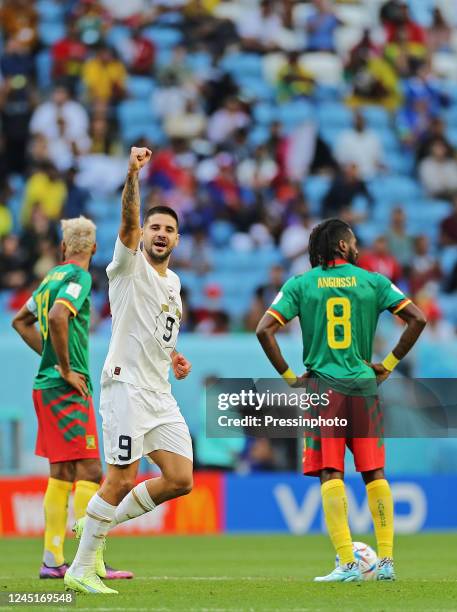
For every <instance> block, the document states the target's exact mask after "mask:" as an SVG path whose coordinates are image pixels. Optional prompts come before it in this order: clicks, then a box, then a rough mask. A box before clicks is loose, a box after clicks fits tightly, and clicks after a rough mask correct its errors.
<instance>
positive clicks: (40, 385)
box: [27, 261, 92, 391]
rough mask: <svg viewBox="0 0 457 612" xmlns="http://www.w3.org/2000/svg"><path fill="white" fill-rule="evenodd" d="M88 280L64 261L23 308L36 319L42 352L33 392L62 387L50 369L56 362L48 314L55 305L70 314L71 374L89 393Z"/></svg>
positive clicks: (90, 389)
mask: <svg viewBox="0 0 457 612" xmlns="http://www.w3.org/2000/svg"><path fill="white" fill-rule="evenodd" d="M91 285H92V278H91V275H90V274H89V272H87V270H84V269H83V268H81V266H79V265H78V264H76V263H74V262H71V261H67V262H65V263H63V264H62V265H60V266H56V267H55V268H53V269H52V270H51V271H50V272H49V273H48V274H47V276H46V277H45V278H44V279H43V281H42V283H41V285H40V286H39V287H38V289H37V290H36V291H35V292H34V293H33V295H32V297H31V298H30V299H29V301H28V302H27V308H28V309H29V310H30V312H32V313H33V314H34V315H35V316H36V318H37V319H38V324H39V326H40V332H41V338H42V341H43V352H42V354H41V362H40V367H39V370H38V374H37V375H36V377H35V383H34V386H33V388H34V389H49V388H50V387H57V386H59V385H61V384H62V378H61V377H60V375H59V373H58V372H57V370H56V369H55V367H54V366H56V365H58V363H59V362H58V359H57V356H56V354H55V352H54V348H53V346H52V342H51V336H50V334H49V322H48V314H49V311H50V310H51V308H52V306H53V305H54V304H56V303H59V304H63V305H64V306H66V307H67V308H68V310H69V311H70V313H71V316H70V319H69V324H68V353H69V356H70V366H71V369H72V370H75V371H76V372H80V373H81V374H84V376H85V377H86V380H87V384H88V387H89V391H92V383H91V380H90V375H89V325H90V289H91Z"/></svg>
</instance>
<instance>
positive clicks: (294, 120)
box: [278, 100, 314, 129]
mask: <svg viewBox="0 0 457 612" xmlns="http://www.w3.org/2000/svg"><path fill="white" fill-rule="evenodd" d="M278 110H279V120H280V121H281V123H283V124H284V126H285V127H286V129H287V127H288V126H289V127H290V126H295V125H298V124H299V123H302V122H303V121H308V120H310V119H314V108H313V106H312V105H311V104H310V103H309V102H306V101H305V100H295V101H293V102H287V103H286V104H281V105H280V106H279V109H278Z"/></svg>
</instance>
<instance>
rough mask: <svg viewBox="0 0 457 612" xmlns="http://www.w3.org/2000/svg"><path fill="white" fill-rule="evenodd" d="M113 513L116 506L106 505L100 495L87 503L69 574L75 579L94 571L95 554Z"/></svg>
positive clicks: (112, 517)
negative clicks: (82, 528) (81, 532)
mask: <svg viewBox="0 0 457 612" xmlns="http://www.w3.org/2000/svg"><path fill="white" fill-rule="evenodd" d="M115 512H116V506H112V505H111V504H108V502H106V501H105V500H103V499H102V498H101V497H100V495H97V494H95V495H94V496H93V497H92V498H91V500H90V501H89V503H88V505H87V511H86V522H85V524H84V530H83V534H82V536H81V540H80V542H79V547H78V551H77V553H76V556H75V559H74V561H73V563H72V564H71V573H72V574H73V575H74V576H75V577H76V578H81V577H82V576H83V575H84V574H85V573H90V572H94V571H95V554H96V552H97V549H98V548H99V546H100V545H101V544H102V542H103V540H104V538H105V536H106V534H107V533H108V531H109V529H110V527H111V524H112V522H113V519H114V513H115Z"/></svg>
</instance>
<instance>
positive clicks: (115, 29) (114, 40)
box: [106, 24, 130, 51]
mask: <svg viewBox="0 0 457 612" xmlns="http://www.w3.org/2000/svg"><path fill="white" fill-rule="evenodd" d="M128 38H130V30H129V28H128V27H127V26H123V25H119V24H116V25H113V26H112V27H111V28H110V29H109V30H108V32H107V33H106V42H107V43H108V44H109V45H111V46H112V47H114V48H115V49H117V50H118V51H119V48H120V47H121V46H122V44H123V43H124V42H125V41H126V40H127V39H128Z"/></svg>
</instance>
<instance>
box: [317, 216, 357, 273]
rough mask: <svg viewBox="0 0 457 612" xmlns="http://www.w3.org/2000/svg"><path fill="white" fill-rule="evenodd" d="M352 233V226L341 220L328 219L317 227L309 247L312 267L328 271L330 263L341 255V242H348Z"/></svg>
mask: <svg viewBox="0 0 457 612" xmlns="http://www.w3.org/2000/svg"><path fill="white" fill-rule="evenodd" d="M350 231H351V226H350V225H348V224H347V223H346V222H345V221H341V219H327V220H326V221H322V223H319V225H316V227H315V228H314V229H313V231H312V232H311V235H310V237H309V245H308V251H309V261H310V263H311V267H312V268H316V267H317V266H322V268H323V269H324V270H325V269H327V267H328V263H329V262H331V261H333V260H334V259H335V257H337V256H338V255H339V254H340V253H339V251H338V243H339V241H340V240H347V239H348V237H349V232H350Z"/></svg>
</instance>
